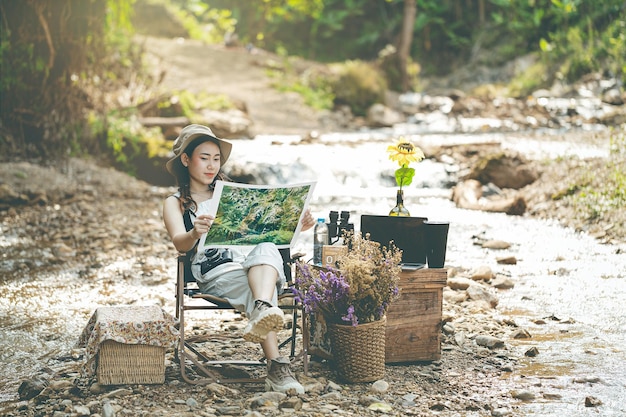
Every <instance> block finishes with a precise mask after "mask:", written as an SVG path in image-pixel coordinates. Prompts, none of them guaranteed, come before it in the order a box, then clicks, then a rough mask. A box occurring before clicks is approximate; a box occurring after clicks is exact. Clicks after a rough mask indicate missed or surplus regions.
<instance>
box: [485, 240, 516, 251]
mask: <svg viewBox="0 0 626 417" xmlns="http://www.w3.org/2000/svg"><path fill="white" fill-rule="evenodd" d="M481 246H482V247H483V248H485V249H508V248H510V247H511V244H510V243H509V242H505V241H503V240H488V241H486V242H484V243H483V244H482V245H481Z"/></svg>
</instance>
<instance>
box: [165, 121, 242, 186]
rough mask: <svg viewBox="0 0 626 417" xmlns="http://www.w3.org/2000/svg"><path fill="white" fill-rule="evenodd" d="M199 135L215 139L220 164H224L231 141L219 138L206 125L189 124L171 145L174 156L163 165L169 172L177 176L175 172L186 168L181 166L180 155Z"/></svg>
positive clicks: (228, 154) (231, 146)
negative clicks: (218, 148)
mask: <svg viewBox="0 0 626 417" xmlns="http://www.w3.org/2000/svg"><path fill="white" fill-rule="evenodd" d="M201 136H208V137H210V138H212V139H214V140H215V142H216V143H217V146H219V147H220V165H221V166H224V164H225V163H226V161H228V157H229V156H230V152H231V150H232V149H233V145H232V143H230V142H226V141H225V140H224V139H220V138H218V137H217V136H215V135H214V134H213V131H212V130H211V129H210V128H208V127H207V126H203V125H196V124H191V125H188V126H185V127H184V128H183V130H181V131H180V135H178V137H177V138H176V140H175V141H174V145H173V146H172V151H173V152H174V156H173V157H172V159H170V160H169V161H167V163H166V164H165V167H166V168H167V170H168V171H169V173H170V174H172V175H174V176H177V173H180V172H181V171H184V170H186V167H185V166H183V163H182V161H181V160H180V156H181V155H182V154H183V153H184V152H185V150H186V149H187V147H188V146H189V145H190V144H191V143H192V142H193V140H194V139H196V138H199V137H201Z"/></svg>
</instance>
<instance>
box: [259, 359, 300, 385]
mask: <svg viewBox="0 0 626 417" xmlns="http://www.w3.org/2000/svg"><path fill="white" fill-rule="evenodd" d="M290 365H291V363H290V362H289V359H287V358H285V357H284V356H281V357H278V358H275V359H272V360H271V361H269V367H268V369H267V377H266V378H265V391H277V392H285V393H286V392H287V391H289V390H294V391H295V393H296V394H304V388H303V387H302V385H301V384H300V383H299V382H298V380H297V379H296V378H295V377H294V376H293V374H292V373H291V368H290Z"/></svg>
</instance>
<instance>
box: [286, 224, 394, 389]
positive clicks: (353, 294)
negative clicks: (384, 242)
mask: <svg viewBox="0 0 626 417" xmlns="http://www.w3.org/2000/svg"><path fill="white" fill-rule="evenodd" d="M345 242H346V244H347V246H348V248H349V249H348V251H347V253H346V254H345V255H342V256H341V257H339V259H338V262H337V268H335V267H332V266H330V265H327V266H326V267H315V266H312V265H309V264H307V263H303V262H297V263H296V269H297V272H298V274H297V277H296V290H295V292H296V300H297V301H298V302H300V303H301V304H302V308H303V309H304V313H306V314H312V315H314V316H315V319H316V320H324V322H325V324H326V327H327V329H328V335H329V338H330V342H331V349H332V359H333V360H334V361H335V362H336V364H337V370H338V372H339V376H340V377H341V378H342V379H344V380H346V381H348V382H369V381H375V380H377V379H380V378H383V377H384V374H385V324H386V317H385V313H386V312H387V309H388V308H389V305H390V303H391V302H393V300H395V299H396V298H398V296H399V292H400V289H399V288H398V281H399V275H400V272H401V266H400V261H401V257H402V252H401V251H400V250H399V249H398V248H397V247H396V246H395V245H393V243H392V244H390V246H389V247H381V245H380V244H379V243H378V242H374V241H371V240H369V238H368V237H367V236H365V237H363V236H362V235H361V234H360V233H358V232H356V233H350V234H348V236H347V237H346V239H345Z"/></svg>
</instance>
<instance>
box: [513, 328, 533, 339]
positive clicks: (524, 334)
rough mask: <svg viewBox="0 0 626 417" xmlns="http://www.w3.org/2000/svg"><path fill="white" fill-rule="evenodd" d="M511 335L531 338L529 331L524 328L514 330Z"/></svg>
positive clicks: (518, 337)
mask: <svg viewBox="0 0 626 417" xmlns="http://www.w3.org/2000/svg"><path fill="white" fill-rule="evenodd" d="M511 337H512V338H513V339H531V338H532V336H531V335H530V333H528V330H526V329H519V330H516V331H515V332H513V334H512V335H511Z"/></svg>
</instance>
